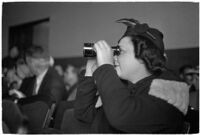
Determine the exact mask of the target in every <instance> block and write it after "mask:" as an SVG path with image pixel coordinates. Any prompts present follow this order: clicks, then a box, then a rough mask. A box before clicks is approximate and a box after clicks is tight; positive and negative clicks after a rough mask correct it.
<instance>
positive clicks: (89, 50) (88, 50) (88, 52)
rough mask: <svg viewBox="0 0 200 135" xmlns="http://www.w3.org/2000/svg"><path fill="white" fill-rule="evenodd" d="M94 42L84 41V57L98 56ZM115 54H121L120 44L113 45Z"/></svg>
mask: <svg viewBox="0 0 200 135" xmlns="http://www.w3.org/2000/svg"><path fill="white" fill-rule="evenodd" d="M93 46H94V43H84V47H83V56H84V57H96V52H95V51H94V49H93ZM111 48H112V50H113V55H119V54H120V48H119V46H112V47H111Z"/></svg>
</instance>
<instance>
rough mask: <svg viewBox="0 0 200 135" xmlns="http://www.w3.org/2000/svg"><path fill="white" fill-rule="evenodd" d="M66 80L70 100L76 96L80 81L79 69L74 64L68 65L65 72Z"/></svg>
mask: <svg viewBox="0 0 200 135" xmlns="http://www.w3.org/2000/svg"><path fill="white" fill-rule="evenodd" d="M64 82H65V86H66V89H67V91H68V94H69V96H68V98H67V100H68V101H71V100H74V99H75V98H76V92H77V83H78V69H77V68H76V67H75V66H73V65H68V66H67V67H66V69H65V72H64Z"/></svg>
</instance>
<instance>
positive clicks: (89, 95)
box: [74, 77, 97, 123]
mask: <svg viewBox="0 0 200 135" xmlns="http://www.w3.org/2000/svg"><path fill="white" fill-rule="evenodd" d="M96 92H97V89H96V85H95V84H94V80H93V78H92V77H83V78H81V79H80V81H79V84H78V88H77V95H76V101H75V110H74V112H75V117H76V118H77V119H78V120H80V121H83V122H86V123H91V122H92V121H93V119H94V117H95V114H96V108H95V104H96V101H97V96H96Z"/></svg>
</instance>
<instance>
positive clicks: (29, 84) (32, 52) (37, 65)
mask: <svg viewBox="0 0 200 135" xmlns="http://www.w3.org/2000/svg"><path fill="white" fill-rule="evenodd" d="M26 62H27V65H28V67H29V68H30V71H31V72H32V74H33V75H34V76H33V77H29V78H26V79H24V80H23V83H22V85H21V87H20V91H21V92H22V93H24V95H25V97H24V98H21V99H20V100H19V102H20V103H22V102H23V103H26V101H28V100H31V99H34V98H35V97H45V98H48V99H51V100H52V101H56V102H59V101H61V100H64V99H65V96H66V90H65V85H64V81H63V80H62V78H61V77H60V76H59V75H58V73H57V72H56V71H55V70H54V69H53V67H51V66H50V65H51V64H50V56H49V54H48V52H47V51H46V50H44V49H43V48H42V47H41V46H31V47H30V48H29V49H28V50H27V51H26Z"/></svg>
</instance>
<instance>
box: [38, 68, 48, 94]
mask: <svg viewBox="0 0 200 135" xmlns="http://www.w3.org/2000/svg"><path fill="white" fill-rule="evenodd" d="M49 73H50V68H49V69H48V70H47V72H46V74H45V76H44V78H43V80H42V83H41V85H40V87H39V90H38V93H41V92H43V91H44V90H45V89H46V84H47V83H49V82H48V80H49V79H48V78H49V75H50V74H49Z"/></svg>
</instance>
